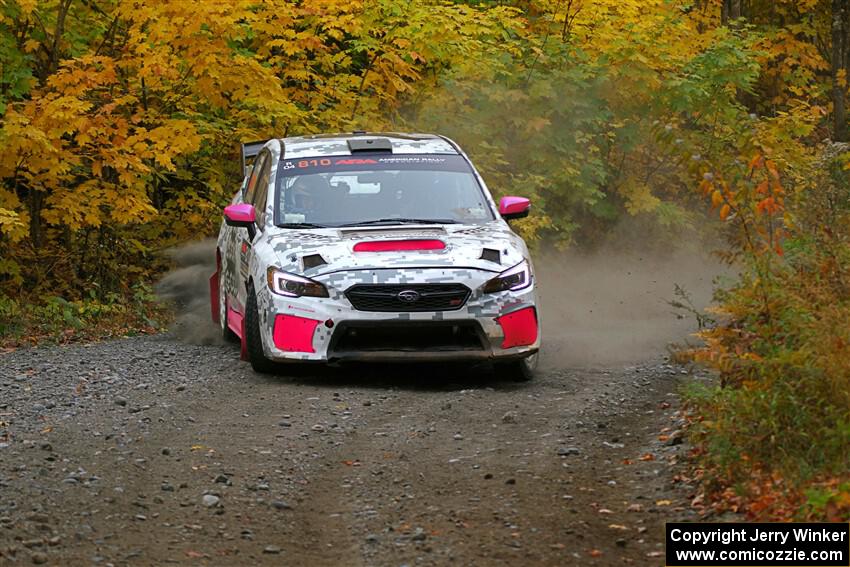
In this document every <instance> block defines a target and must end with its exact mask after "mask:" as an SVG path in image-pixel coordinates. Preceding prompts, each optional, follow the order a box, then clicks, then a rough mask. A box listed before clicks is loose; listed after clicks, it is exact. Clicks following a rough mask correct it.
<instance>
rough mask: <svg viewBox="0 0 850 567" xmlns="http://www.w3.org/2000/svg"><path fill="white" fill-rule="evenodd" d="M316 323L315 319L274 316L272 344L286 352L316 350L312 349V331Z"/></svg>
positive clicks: (317, 322)
mask: <svg viewBox="0 0 850 567" xmlns="http://www.w3.org/2000/svg"><path fill="white" fill-rule="evenodd" d="M318 324H319V321H317V320H316V319H307V318H306V317H296V316H295V315H277V316H275V318H274V332H273V338H274V345H275V346H276V347H277V348H279V349H280V350H283V351H286V352H316V351H315V350H314V349H313V333H314V332H315V330H316V326H317V325H318Z"/></svg>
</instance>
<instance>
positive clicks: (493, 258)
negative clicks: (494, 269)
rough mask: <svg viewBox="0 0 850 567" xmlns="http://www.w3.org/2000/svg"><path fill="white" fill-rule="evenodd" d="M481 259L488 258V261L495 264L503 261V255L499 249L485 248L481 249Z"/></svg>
mask: <svg viewBox="0 0 850 567" xmlns="http://www.w3.org/2000/svg"><path fill="white" fill-rule="evenodd" d="M481 259H482V260H487V261H488V262H493V263H494V264H501V263H502V255H501V254H500V253H499V251H498V250H493V249H492V248H484V249H482V250H481Z"/></svg>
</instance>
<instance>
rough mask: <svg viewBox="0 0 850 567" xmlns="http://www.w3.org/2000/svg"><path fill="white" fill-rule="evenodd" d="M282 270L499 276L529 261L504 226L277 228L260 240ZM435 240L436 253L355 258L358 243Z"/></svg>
mask: <svg viewBox="0 0 850 567" xmlns="http://www.w3.org/2000/svg"><path fill="white" fill-rule="evenodd" d="M263 238H264V240H265V244H267V245H268V246H269V247H270V248H271V249H272V250H273V251H274V255H275V256H276V257H277V261H278V265H279V266H280V267H281V269H283V270H285V271H287V272H290V273H296V274H303V275H305V276H308V277H316V276H322V275H326V274H331V273H334V272H339V271H349V270H375V269H398V268H402V269H404V268H440V267H452V268H473V269H478V270H485V271H488V272H494V273H498V272H501V271H503V270H506V269H508V268H510V267H511V266H514V265H516V264H518V263H519V262H521V261H522V260H523V259H524V258H526V257H527V256H528V251H527V249H526V246H525V243H524V242H523V241H522V239H521V238H520V237H519V236H517V235H516V234H514V232H513V231H511V230H510V228H509V227H508V226H507V224H505V223H503V222H500V221H493V222H489V223H486V224H477V225H462V224H457V225H401V226H392V227H387V226H380V227H351V228H335V229H313V230H298V229H282V228H276V229H273V230H270V231H268V232H267V234H266V235H265V236H264V237H263ZM399 240H439V241H441V242H442V243H443V244H444V245H445V248H443V249H437V250H391V251H380V252H362V251H357V252H355V250H354V247H355V245H357V244H358V243H363V242H382V241H384V242H385V241H399Z"/></svg>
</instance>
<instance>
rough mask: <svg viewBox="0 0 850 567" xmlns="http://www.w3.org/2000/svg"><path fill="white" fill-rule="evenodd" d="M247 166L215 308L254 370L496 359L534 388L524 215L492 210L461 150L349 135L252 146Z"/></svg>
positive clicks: (227, 219)
mask: <svg viewBox="0 0 850 567" xmlns="http://www.w3.org/2000/svg"><path fill="white" fill-rule="evenodd" d="M242 154H243V160H242V161H243V168H244V169H245V181H244V182H243V185H242V188H241V189H240V190H239V192H238V193H237V194H236V195H235V197H234V198H233V201H232V203H231V204H230V205H229V206H227V207H225V209H224V222H223V224H222V227H221V231H220V233H219V237H218V246H217V250H216V272H215V273H214V274H213V275H212V277H211V278H210V297H211V302H212V317H213V320H214V321H216V322H217V323H218V324H219V325H220V326H221V332H222V334H223V335H224V336H225V338H230V339H234V340H237V339H238V340H239V341H240V342H241V345H242V357H243V359H246V360H249V361H250V363H251V365H252V366H253V368H254V370H256V371H258V372H275V371H276V370H277V369H278V368H279V363H282V362H293V361H294V362H308V361H316V362H326V363H345V362H349V361H375V362H422V361H435V362H437V361H469V362H473V361H490V362H492V363H493V364H494V368H496V370H497V371H499V372H502V373H505V374H507V375H509V376H511V377H512V378H514V379H517V380H527V379H529V378H530V377H531V376H532V373H533V371H534V368H535V366H536V364H537V356H538V350H539V348H540V321H539V314H538V308H537V293H536V289H535V287H536V286H535V283H536V282H535V278H534V269H533V267H532V264H531V258H530V256H529V253H528V249H527V248H526V245H525V243H524V242H523V240H522V239H521V238H520V237H519V236H518V235H517V234H516V233H514V232H513V231H512V230H511V227H510V226H509V225H508V222H507V221H508V220H510V219H517V218H522V217H525V216H527V215H528V213H529V209H530V207H531V204H530V202H529V200H528V199H525V198H522V197H503V198H502V199H501V200H500V201H499V203H498V205H497V204H496V203H495V202H494V200H493V198H492V197H491V195H490V192H489V191H488V190H487V186H486V185H485V183H484V181H483V179H482V178H481V176H480V175H479V174H478V172H477V171H476V170H475V168H474V167H473V165H472V163H471V162H470V160H469V158H468V157H467V156H466V154H464V153H463V151H461V149H460V148H459V147H458V146H457V144H455V143H454V142H453V141H452V140H450V139H448V138H445V137H442V136H436V135H429V134H399V133H366V132H355V133H352V134H333V135H318V136H306V137H293V138H284V139H272V140H268V141H264V142H253V143H250V144H243V146H242ZM251 160H253V161H252V163H251V164H250V165H248V162H249V161H251Z"/></svg>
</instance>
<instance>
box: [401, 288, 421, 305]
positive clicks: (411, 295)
mask: <svg viewBox="0 0 850 567" xmlns="http://www.w3.org/2000/svg"><path fill="white" fill-rule="evenodd" d="M396 297H398V299H399V301H404V302H405V303H413V302H414V301H419V297H420V296H419V292H418V291H414V290H412V289H406V290H404V291H400V292H398V295H397V296H396Z"/></svg>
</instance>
